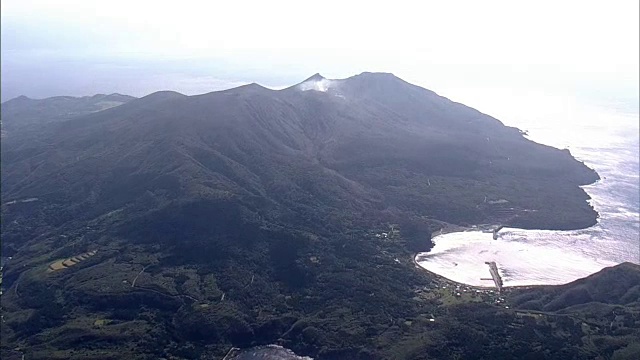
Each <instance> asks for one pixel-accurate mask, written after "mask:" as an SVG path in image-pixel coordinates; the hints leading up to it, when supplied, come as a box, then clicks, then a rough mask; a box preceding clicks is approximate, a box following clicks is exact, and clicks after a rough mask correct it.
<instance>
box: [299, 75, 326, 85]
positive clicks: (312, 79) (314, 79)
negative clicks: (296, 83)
mask: <svg viewBox="0 0 640 360" xmlns="http://www.w3.org/2000/svg"><path fill="white" fill-rule="evenodd" d="M321 80H325V77H324V76H322V75H320V73H315V74H313V75H311V76H310V77H309V78H307V79H306V80H305V81H303V83H306V82H307V81H321Z"/></svg>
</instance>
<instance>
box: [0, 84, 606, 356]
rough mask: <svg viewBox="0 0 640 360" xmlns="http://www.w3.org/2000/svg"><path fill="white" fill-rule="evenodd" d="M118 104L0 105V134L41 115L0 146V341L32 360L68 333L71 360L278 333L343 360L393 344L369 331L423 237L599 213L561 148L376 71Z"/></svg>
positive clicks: (403, 288) (405, 277)
mask: <svg viewBox="0 0 640 360" xmlns="http://www.w3.org/2000/svg"><path fill="white" fill-rule="evenodd" d="M110 96H111V95H110ZM89 99H93V98H89ZM101 99H102V100H104V98H101ZM118 99H121V100H122V101H121V102H122V103H123V104H121V105H119V106H114V107H110V108H108V109H104V110H100V111H94V110H95V108H94V107H92V106H94V105H95V103H94V105H91V106H88V107H80V108H78V107H77V106H76V105H73V106H71V107H70V108H73V109H80V110H70V109H67V108H65V106H66V105H65V104H67V103H64V104H62V103H61V104H62V105H60V106H56V107H55V110H47V111H46V112H45V113H42V112H40V111H39V110H34V109H33V108H32V107H28V106H26V107H24V108H21V107H19V106H18V105H16V104H18V103H21V102H25V101H27V100H25V99H20V98H18V99H14V100H11V101H9V102H7V103H4V104H2V120H3V126H4V125H5V123H6V124H7V126H8V124H18V123H22V122H28V123H32V124H38V126H30V127H28V128H27V127H25V128H18V127H16V128H14V129H12V131H11V133H10V136H7V137H5V138H3V141H2V233H3V242H2V248H3V252H4V254H6V255H5V256H9V255H11V256H13V259H12V260H11V261H10V262H9V263H8V264H7V266H6V271H5V277H4V278H5V284H6V287H7V288H8V289H9V290H8V291H7V295H6V296H5V295H3V298H2V301H3V306H4V307H6V308H11V309H12V310H11V311H12V312H11V313H10V314H9V313H8V314H7V315H6V316H5V317H6V318H7V324H4V323H3V327H5V328H7V329H9V330H10V331H11V332H10V333H7V334H8V335H7V336H3V341H5V340H4V339H5V338H6V339H10V340H7V341H10V342H9V343H8V344H11V345H15V344H22V343H29V344H30V345H29V346H30V349H31V351H32V355H33V357H34V358H37V357H38V356H40V357H47V356H50V355H51V349H58V350H60V349H61V351H62V350H64V351H62V352H60V353H59V354H60V356H62V357H66V356H70V353H69V352H68V351H70V349H73V348H74V346H76V345H73V344H78V343H80V342H83V341H84V340H82V339H84V338H89V339H96V340H95V341H96V342H95V344H94V345H87V346H89V347H87V348H86V351H87V353H86V354H89V355H87V356H97V355H96V354H97V352H96V351H97V350H96V349H99V348H101V347H104V348H109V349H111V350H109V351H115V350H113V349H114V346H115V348H117V349H118V351H121V352H122V354H125V353H127V351H132V352H133V353H135V351H134V349H135V348H136V347H137V346H138V347H140V348H141V349H144V350H143V352H145V354H147V355H148V356H150V357H152V358H153V357H154V356H156V357H157V356H163V357H166V356H168V355H167V354H173V355H172V356H178V355H176V354H182V355H180V356H182V357H186V358H190V356H187V355H185V354H187V353H188V352H189V351H191V350H189V349H192V350H193V349H196V350H197V351H200V352H202V351H204V350H203V349H205V348H206V349H207V351H210V352H211V353H213V354H221V353H224V351H225V348H226V346H228V345H230V344H233V345H234V346H246V345H250V344H256V343H269V342H273V341H276V340H278V339H280V340H281V341H283V342H285V343H287V344H290V345H291V344H298V345H295V347H296V348H297V349H298V350H301V351H303V352H305V353H308V354H314V355H319V354H320V355H321V357H322V356H324V357H326V358H339V357H344V358H353V356H356V355H357V354H358V353H359V351H361V350H362V349H360V350H357V349H356V348H354V345H353V344H356V343H360V344H365V345H362V346H365V347H367V346H374V345H372V344H374V343H375V344H378V345H379V344H382V343H383V342H384V341H386V340H384V341H383V340H381V339H383V338H385V339H386V336H390V337H389V339H391V338H393V339H396V340H398V339H405V335H406V334H404V333H403V332H402V331H400V332H396V330H393V331H392V333H387V332H386V330H385V329H386V328H387V327H388V326H389V324H388V323H389V318H392V319H396V320H397V319H400V318H402V319H404V318H413V317H415V316H418V315H417V314H418V313H419V311H418V310H417V307H416V306H417V305H416V303H415V301H414V300H412V298H413V294H414V290H415V288H416V287H417V286H424V285H425V284H427V283H429V281H430V280H429V276H427V275H426V274H424V273H421V272H419V271H418V270H416V269H415V268H414V267H413V263H412V261H411V260H410V259H411V254H412V253H414V252H415V251H420V250H426V249H428V248H429V246H430V243H429V237H430V234H431V232H432V231H436V230H438V229H440V228H442V227H443V226H445V225H446V224H456V225H469V224H478V223H491V224H504V225H510V226H519V227H526V228H544V229H576V228H583V227H587V226H590V225H593V224H595V222H596V217H597V214H596V212H595V211H594V210H593V209H592V208H591V206H590V205H589V204H588V203H587V200H588V196H587V195H586V193H585V192H584V191H583V190H582V189H581V188H580V187H579V186H580V185H585V184H589V183H592V182H594V181H595V180H597V179H598V176H597V174H596V173H595V172H594V171H593V170H591V169H589V168H587V167H586V166H585V165H584V164H583V163H581V162H579V161H577V160H576V159H574V158H573V157H572V156H571V154H570V153H569V152H568V151H566V150H558V149H554V148H551V147H548V146H544V145H540V144H537V143H534V142H532V141H530V140H528V139H527V138H526V137H525V136H523V134H522V133H521V132H520V130H518V129H516V128H511V127H507V126H504V125H503V124H502V123H501V122H500V121H498V120H496V119H494V118H492V117H491V116H488V115H485V114H482V113H480V112H479V111H477V110H474V109H472V108H469V107H467V106H464V105H462V104H459V103H455V102H453V101H451V100H449V99H446V98H444V97H441V96H438V95H437V94H436V93H434V92H432V91H429V90H426V89H424V88H421V87H418V86H415V85H412V84H409V83H407V82H405V81H403V80H401V79H399V78H397V77H395V76H394V75H392V74H386V73H362V74H360V75H356V76H353V77H350V78H348V79H341V80H332V79H325V78H323V77H322V76H320V75H319V74H316V75H314V76H312V77H311V78H309V79H307V80H305V81H303V82H302V83H300V84H297V85H294V86H292V87H289V88H286V89H283V90H271V89H268V88H265V87H262V86H260V85H257V84H250V85H245V86H241V87H238V88H234V89H230V90H225V91H218V92H212V93H207V94H202V95H197V96H185V95H182V94H179V93H176V92H169V91H165V92H157V93H153V94H151V95H148V96H146V97H143V98H139V99H130V98H128V97H124V98H121V97H120V96H118ZM102 100H100V101H102ZM43 101H48V100H43ZM83 101H84V100H83ZM90 109H91V110H90ZM74 111H76V112H75V113H74ZM51 112H52V113H51ZM69 113H74V114H77V116H76V115H74V116H66V117H64V118H63V117H61V115H60V114H69ZM46 119H56V120H55V121H46ZM382 232H384V233H385V236H380V234H381V233H382ZM376 234H377V235H378V236H376ZM387 234H388V236H387ZM94 252H95V255H93V256H91V257H89V258H86V259H85V257H84V256H81V254H87V253H91V254H94ZM74 258H75V259H76V260H78V261H73V259H74ZM65 259H66V260H69V259H70V260H72V261H70V262H67V263H68V264H71V265H73V266H69V267H67V268H64V269H58V268H56V269H52V268H51V266H50V264H52V263H55V262H56V261H57V262H60V260H65ZM66 260H65V261H66ZM62 263H64V261H63V262H62ZM48 266H49V270H47V267H48ZM18 289H19V291H18ZM344 309H350V310H349V311H350V313H349V314H348V315H345V314H346V313H344V311H345V310H344ZM176 312H177V313H176ZM340 314H342V315H340ZM354 314H358V315H357V316H356V315H354ZM96 316H98V318H100V319H103V318H104V319H110V320H109V321H111V324H112V325H110V326H102V325H100V326H98V327H97V328H91V326H89V328H87V327H86V326H85V325H82V324H84V323H86V322H87V321H89V322H91V321H94V320H95V317H96ZM88 319H94V320H91V321H90V320H88ZM322 319H324V320H322ZM338 319H342V320H340V321H338ZM396 320H392V323H393V322H394V321H396ZM363 321H364V322H367V323H368V324H370V325H371V326H370V327H369V328H366V326H365V325H363V324H364V323H363ZM351 322H352V324H355V325H353V327H351V328H349V327H348V326H347V327H345V325H344V324H347V323H351ZM100 324H103V325H104V323H103V322H101V323H100ZM123 324H124V325H123ZM296 324H297V325H296ZM385 324H386V325H385ZM365 328H366V329H365ZM44 329H54V330H44ZM118 329H125V330H122V331H125V332H128V333H127V334H128V335H127V336H126V337H125V336H121V335H118V331H120V330H118ZM318 329H321V330H318ZM43 331H44V332H43ZM148 331H152V332H153V333H154V334H155V335H153V336H149V335H146V334H147V332H148ZM332 332H333V333H332ZM38 334H39V335H38ZM329 334H331V335H329ZM384 334H387V335H384ZM392 334H395V335H392ZM403 334H404V335H403ZM36 335H37V336H36ZM136 336H137V337H140V338H142V339H144V341H143V342H144V343H140V344H137V345H135V344H133V343H132V342H131V339H132V338H135V337H136ZM106 338H109V339H110V340H109V341H107V342H106V343H105V342H104V339H106ZM394 341H395V340H394ZM110 342H111V343H110ZM109 344H111V345H109ZM114 344H115V345H114ZM185 344H187V345H185ZM378 345H375V346H378ZM7 346H8V345H7ZM362 346H361V347H362ZM91 349H93V350H91ZM127 349H128V350H127ZM354 349H356V350H354ZM94 350H95V351H94ZM196 350H193V351H196ZM92 351H93V352H92ZM141 351H142V350H141ZM354 351H355V352H354ZM367 351H368V350H367ZM372 351H373V353H371V354H374V355H375V353H376V351H378V350H372ZM158 352H159V353H158ZM383 352H384V351H383ZM133 353H132V354H133ZM135 354H138V353H135ZM322 354H324V355H322ZM367 354H368V353H363V355H362V354H361V355H362V356H363V357H364V358H367ZM371 354H370V355H371ZM380 354H382V352H381V353H380ZM36 355H37V356H36ZM132 356H133V355H132ZM372 356H373V355H372ZM381 356H382V355H381ZM385 356H386V355H385Z"/></svg>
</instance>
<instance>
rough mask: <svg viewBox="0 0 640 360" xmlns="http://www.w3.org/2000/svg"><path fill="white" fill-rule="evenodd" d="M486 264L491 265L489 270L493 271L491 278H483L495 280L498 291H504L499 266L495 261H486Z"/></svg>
mask: <svg viewBox="0 0 640 360" xmlns="http://www.w3.org/2000/svg"><path fill="white" fill-rule="evenodd" d="M485 264H487V265H489V272H490V273H491V279H485V278H482V280H493V283H494V284H495V285H496V289H498V292H502V277H500V273H499V272H498V266H497V265H496V262H495V261H486V262H485Z"/></svg>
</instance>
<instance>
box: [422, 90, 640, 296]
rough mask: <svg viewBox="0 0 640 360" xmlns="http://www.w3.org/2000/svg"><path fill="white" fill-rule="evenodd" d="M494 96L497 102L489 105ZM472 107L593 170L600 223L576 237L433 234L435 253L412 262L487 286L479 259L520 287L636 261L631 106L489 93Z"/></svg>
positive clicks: (638, 232) (638, 224) (638, 223)
mask: <svg viewBox="0 0 640 360" xmlns="http://www.w3.org/2000/svg"><path fill="white" fill-rule="evenodd" d="M497 98H499V99H501V102H500V103H497V102H493V103H492V102H491V100H490V99H497ZM462 102H465V101H462ZM470 102H471V106H474V105H475V106H474V107H476V108H478V109H480V110H481V111H483V110H484V111H483V112H486V113H490V114H491V115H493V116H495V117H496V118H498V119H500V120H501V121H503V123H505V124H506V125H510V126H516V127H518V128H520V129H522V130H528V131H529V135H528V136H529V138H530V139H531V140H533V141H536V142H538V143H542V144H546V145H551V146H554V147H557V148H560V149H563V148H566V149H569V150H570V151H571V153H572V154H573V156H575V157H576V158H577V159H578V160H580V161H583V162H584V163H585V164H586V165H587V166H589V167H591V168H594V169H595V170H596V171H597V172H598V174H599V175H600V177H601V180H600V181H598V182H597V183H595V184H591V185H587V186H584V187H583V188H584V190H585V191H586V192H587V193H588V194H589V196H590V197H591V204H592V205H593V207H594V208H595V210H596V211H598V213H599V214H600V218H599V220H598V224H596V225H594V226H592V227H590V228H587V229H582V230H574V231H543V230H522V229H514V228H504V229H502V230H501V231H500V232H499V235H500V236H499V238H498V239H497V240H493V239H492V234H490V233H483V232H481V231H465V232H457V233H449V234H444V235H440V236H436V237H434V238H433V241H434V243H435V246H434V247H433V249H432V250H431V251H430V252H427V253H421V254H418V255H417V256H416V261H417V262H418V264H419V265H420V266H422V267H423V268H425V269H427V270H429V271H432V272H434V273H437V274H440V275H442V276H444V277H446V278H448V279H451V280H454V281H457V282H461V283H465V284H469V285H474V286H493V282H492V281H487V280H481V278H490V274H489V268H488V266H487V265H486V264H485V261H495V262H496V263H497V266H498V270H499V272H500V274H501V276H502V277H503V281H504V285H505V286H518V285H537V284H563V283H567V282H571V281H573V280H576V279H578V278H582V277H585V276H588V275H590V274H592V273H594V272H597V271H599V270H601V269H602V268H604V267H607V266H612V265H615V264H619V263H622V262H625V261H630V262H634V263H640V189H639V181H640V178H639V176H638V175H639V171H640V167H639V157H640V156H639V149H640V144H639V135H638V134H639V119H638V112H637V107H634V106H628V104H626V106H625V104H618V103H605V104H598V105H592V104H588V103H585V102H581V101H578V100H577V99H575V98H572V97H568V96H559V97H552V96H546V95H542V94H533V95H532V94H528V96H517V95H513V94H511V95H509V94H499V95H498V94H496V93H493V94H492V93H491V92H487V93H485V97H484V98H474V99H471V101H470ZM474 102H475V104H474ZM505 103H506V104H509V105H505ZM478 104H480V106H479V105H478ZM482 105H484V108H483V106H482ZM486 108H488V109H491V111H487V110H485V109H486Z"/></svg>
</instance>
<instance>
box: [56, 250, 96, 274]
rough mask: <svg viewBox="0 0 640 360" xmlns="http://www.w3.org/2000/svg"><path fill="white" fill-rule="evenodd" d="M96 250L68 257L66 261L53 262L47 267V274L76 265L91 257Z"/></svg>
mask: <svg viewBox="0 0 640 360" xmlns="http://www.w3.org/2000/svg"><path fill="white" fill-rule="evenodd" d="M96 252H97V251H96V250H93V251H89V252H86V253H82V254H80V255H76V256H74V257H70V258H68V259H63V260H58V261H56V262H53V263H51V264H50V265H49V269H48V270H47V271H48V272H52V271H58V270H62V269H66V268H68V267H70V266H73V265H76V264H77V263H79V262H82V261H84V260H87V259H88V258H90V257H92V256H93V255H95V254H96Z"/></svg>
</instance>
